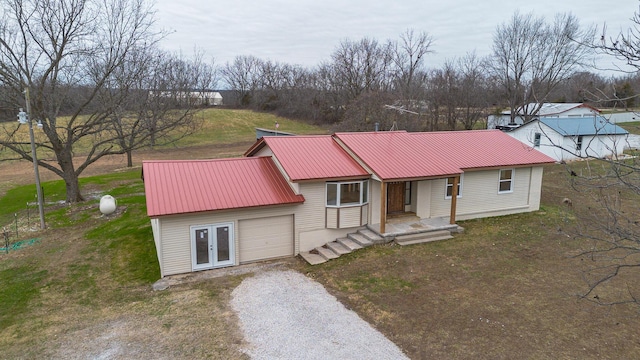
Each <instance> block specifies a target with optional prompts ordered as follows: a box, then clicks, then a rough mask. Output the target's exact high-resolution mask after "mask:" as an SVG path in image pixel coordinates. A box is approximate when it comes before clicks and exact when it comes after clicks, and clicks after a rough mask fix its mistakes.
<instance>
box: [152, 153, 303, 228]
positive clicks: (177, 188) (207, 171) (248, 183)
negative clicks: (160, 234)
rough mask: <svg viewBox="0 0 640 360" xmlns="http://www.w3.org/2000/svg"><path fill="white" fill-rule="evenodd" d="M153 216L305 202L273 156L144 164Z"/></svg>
mask: <svg viewBox="0 0 640 360" xmlns="http://www.w3.org/2000/svg"><path fill="white" fill-rule="evenodd" d="M142 173H143V178H144V189H145V194H146V201H147V215H149V216H151V217H153V216H161V215H170V214H183V213H194V212H202V211H213V210H225V209H238V208H248V207H255V206H267V205H279V204H294V203H301V202H304V197H303V196H302V195H296V194H295V193H294V192H293V190H292V189H291V187H290V186H289V184H287V181H286V180H285V179H284V178H283V176H282V174H281V173H280V171H279V170H278V168H277V167H276V165H275V164H274V163H273V161H272V160H271V158H268V157H256V158H234V159H214V160H175V161H173V160H168V161H144V162H143V163H142Z"/></svg>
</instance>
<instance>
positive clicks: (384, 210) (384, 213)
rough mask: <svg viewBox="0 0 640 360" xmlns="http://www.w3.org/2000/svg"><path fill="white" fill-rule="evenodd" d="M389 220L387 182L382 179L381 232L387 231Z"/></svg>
mask: <svg viewBox="0 0 640 360" xmlns="http://www.w3.org/2000/svg"><path fill="white" fill-rule="evenodd" d="M386 222H387V184H386V183H385V182H384V181H382V180H380V234H384V232H385V231H386V228H385V224H386Z"/></svg>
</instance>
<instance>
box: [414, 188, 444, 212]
mask: <svg viewBox="0 0 640 360" xmlns="http://www.w3.org/2000/svg"><path fill="white" fill-rule="evenodd" d="M441 181H442V182H443V184H444V179H443V180H441ZM433 182H434V180H423V181H418V185H417V186H416V192H417V194H416V215H417V216H418V217H420V218H425V219H427V218H430V217H431V184H432V183H433Z"/></svg>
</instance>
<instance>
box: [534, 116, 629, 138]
mask: <svg viewBox="0 0 640 360" xmlns="http://www.w3.org/2000/svg"><path fill="white" fill-rule="evenodd" d="M539 121H540V122H541V123H543V124H545V125H547V126H548V127H550V128H552V129H553V130H554V131H555V132H557V133H558V134H560V135H562V136H579V135H626V134H628V133H629V132H628V131H627V130H625V129H623V128H621V127H620V126H618V125H615V124H612V123H610V122H609V121H607V119H605V118H604V117H602V116H594V117H583V118H540V119H539Z"/></svg>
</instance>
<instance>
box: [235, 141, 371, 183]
mask: <svg viewBox="0 0 640 360" xmlns="http://www.w3.org/2000/svg"><path fill="white" fill-rule="evenodd" d="M265 144H266V145H267V146H268V147H269V148H270V149H271V151H272V152H273V154H274V155H275V157H276V158H277V159H278V162H279V163H280V165H282V168H283V169H284V171H285V172H286V173H287V176H289V179H291V181H301V180H315V179H340V178H349V177H369V176H370V174H369V173H368V172H367V171H366V170H365V169H363V168H362V166H360V165H359V164H358V163H357V162H356V160H354V159H353V158H352V157H351V156H349V154H347V152H345V151H344V149H342V148H341V147H340V145H338V144H337V143H336V142H335V141H334V140H333V137H332V136H331V135H317V136H265V137H263V138H262V139H261V140H260V141H258V142H257V143H256V144H255V145H254V146H252V147H251V149H249V150H248V151H247V152H246V153H245V155H247V156H251V155H253V154H255V153H257V151H258V150H260V149H261V148H262V147H264V145H265Z"/></svg>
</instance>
